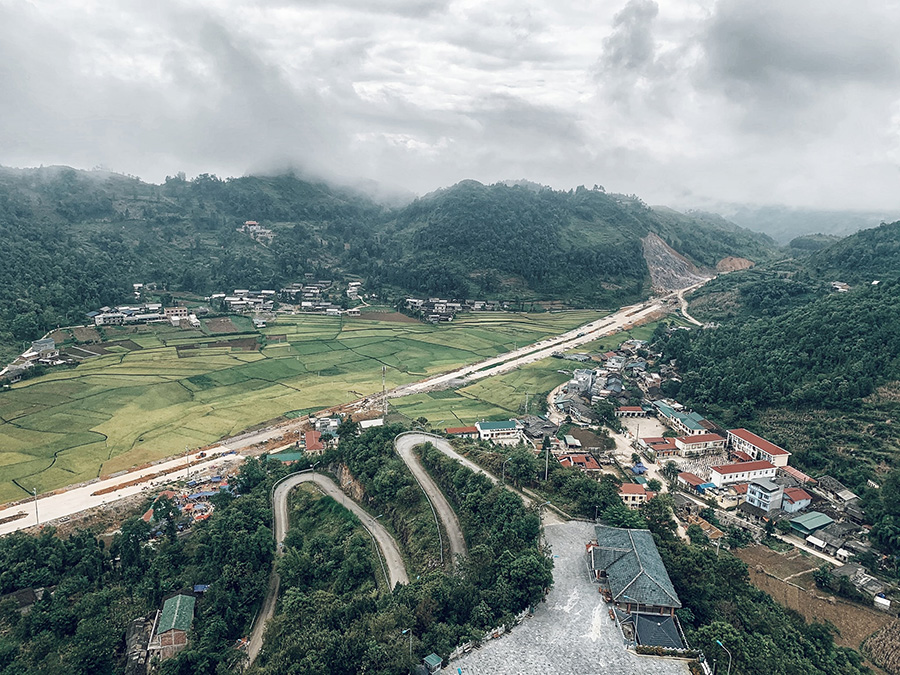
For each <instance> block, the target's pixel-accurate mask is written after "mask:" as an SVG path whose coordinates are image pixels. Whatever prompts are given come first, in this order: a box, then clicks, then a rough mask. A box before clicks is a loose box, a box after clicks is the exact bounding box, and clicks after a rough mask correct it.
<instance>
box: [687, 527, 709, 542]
mask: <svg viewBox="0 0 900 675" xmlns="http://www.w3.org/2000/svg"><path fill="white" fill-rule="evenodd" d="M687 536H688V538H689V539H690V540H691V543H692V544H694V545H697V546H699V545H701V544H708V543H709V537H707V536H706V532H704V531H703V528H702V527H700V526H699V525H697V524H693V525H688V529H687Z"/></svg>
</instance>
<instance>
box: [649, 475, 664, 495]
mask: <svg viewBox="0 0 900 675" xmlns="http://www.w3.org/2000/svg"><path fill="white" fill-rule="evenodd" d="M647 489H648V490H650V492H660V491H661V490H662V483H660V482H659V481H658V480H657V479H656V478H651V479H650V480H648V481H647Z"/></svg>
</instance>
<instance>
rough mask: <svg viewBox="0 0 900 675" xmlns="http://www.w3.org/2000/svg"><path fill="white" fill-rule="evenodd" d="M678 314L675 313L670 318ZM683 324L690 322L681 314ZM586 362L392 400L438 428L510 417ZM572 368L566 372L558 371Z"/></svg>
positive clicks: (527, 369)
mask: <svg viewBox="0 0 900 675" xmlns="http://www.w3.org/2000/svg"><path fill="white" fill-rule="evenodd" d="M673 320H675V319H674V317H673V318H671V319H669V321H670V322H671V321H673ZM675 321H676V323H678V324H679V325H681V324H682V323H683V324H684V325H689V324H687V323H686V322H682V320H681V319H677V320H675ZM656 326H657V323H650V324H646V325H644V326H638V327H637V328H633V329H631V330H629V331H625V332H622V333H616V334H615V335H610V336H608V337H605V338H601V339H600V340H595V341H594V342H590V343H588V344H586V345H583V346H581V347H578V348H577V349H575V350H572V351H577V352H588V353H597V352H605V351H609V350H610V349H615V348H616V347H618V345H619V344H621V343H622V342H623V341H625V340H646V339H648V338H649V337H650V336H651V335H652V334H653V331H654V329H655V328H656ZM578 367H582V366H580V364H578V363H575V362H573V361H563V360H560V359H554V358H548V359H543V360H541V361H536V362H535V363H530V364H528V365H526V366H523V367H521V368H517V369H515V370H513V371H511V372H509V373H505V374H503V375H497V376H495V377H489V378H485V379H483V380H481V381H479V382H476V383H475V384H471V385H469V386H467V387H462V388H460V389H456V390H453V391H438V392H432V393H430V394H418V395H416V396H406V397H404V398H401V399H394V400H392V401H391V406H392V407H393V408H394V409H395V411H396V412H399V413H401V414H403V415H405V416H406V417H408V418H410V419H418V418H419V417H424V418H425V419H427V420H428V422H429V423H430V424H431V425H432V426H434V427H437V428H446V427H449V426H468V425H471V424H474V423H475V422H478V421H481V420H505V419H509V418H510V416H513V415H521V414H524V413H525V402H526V394H527V395H528V398H529V409H528V411H529V412H532V413H533V412H535V411H536V410H537V405H536V400H537V398H538V396H537V395H539V394H544V393H546V392H548V391H550V390H551V389H554V388H555V387H557V386H558V385H560V384H562V383H563V382H566V381H567V380H568V379H570V375H569V374H567V373H570V372H571V371H572V369H574V368H578ZM561 370H562V371H567V373H561V372H559V371H561Z"/></svg>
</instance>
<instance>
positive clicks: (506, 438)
mask: <svg viewBox="0 0 900 675" xmlns="http://www.w3.org/2000/svg"><path fill="white" fill-rule="evenodd" d="M475 426H476V427H477V428H478V438H479V439H481V440H482V441H490V442H491V443H496V444H497V445H518V444H519V443H521V442H522V430H521V429H520V428H519V425H518V424H517V423H516V422H515V421H514V420H508V421H506V422H477V423H476V424H475Z"/></svg>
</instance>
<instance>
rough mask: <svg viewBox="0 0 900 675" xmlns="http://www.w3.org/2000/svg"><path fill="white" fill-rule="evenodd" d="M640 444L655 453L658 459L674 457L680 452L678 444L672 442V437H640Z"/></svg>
mask: <svg viewBox="0 0 900 675" xmlns="http://www.w3.org/2000/svg"><path fill="white" fill-rule="evenodd" d="M640 444H641V445H643V446H644V447H645V448H647V450H648V451H649V452H650V453H652V454H653V456H654V458H655V460H656V461H659V460H660V459H665V458H666V457H674V456H675V455H677V454H678V446H677V445H675V444H674V443H673V442H672V439H671V438H663V437H662V436H651V437H648V438H642V439H640Z"/></svg>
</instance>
